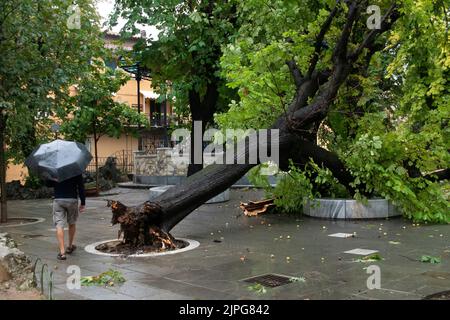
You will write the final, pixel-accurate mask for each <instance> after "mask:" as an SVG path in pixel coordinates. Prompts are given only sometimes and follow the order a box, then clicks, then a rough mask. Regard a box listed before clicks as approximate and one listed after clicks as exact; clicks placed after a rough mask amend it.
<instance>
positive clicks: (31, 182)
mask: <svg viewBox="0 0 450 320" xmlns="http://www.w3.org/2000/svg"><path fill="white" fill-rule="evenodd" d="M43 185H44V184H43V182H42V180H41V179H40V178H39V177H38V176H35V175H29V176H27V177H26V178H25V183H24V186H25V187H26V188H30V189H38V188H40V187H42V186H43Z"/></svg>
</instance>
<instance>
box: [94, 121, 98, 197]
mask: <svg viewBox="0 0 450 320" xmlns="http://www.w3.org/2000/svg"><path fill="white" fill-rule="evenodd" d="M93 133H94V147H95V154H94V159H95V193H96V194H98V193H99V183H98V178H99V173H98V151H97V150H98V149H97V144H98V139H99V138H98V137H97V126H96V125H95V121H94V123H93Z"/></svg>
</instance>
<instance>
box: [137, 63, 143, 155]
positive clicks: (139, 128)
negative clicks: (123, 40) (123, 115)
mask: <svg viewBox="0 0 450 320" xmlns="http://www.w3.org/2000/svg"><path fill="white" fill-rule="evenodd" d="M136 66H137V73H136V81H137V102H138V114H139V116H140V115H141V79H142V78H141V69H140V66H139V63H138V64H137V65H136ZM138 151H142V136H141V123H140V122H138Z"/></svg>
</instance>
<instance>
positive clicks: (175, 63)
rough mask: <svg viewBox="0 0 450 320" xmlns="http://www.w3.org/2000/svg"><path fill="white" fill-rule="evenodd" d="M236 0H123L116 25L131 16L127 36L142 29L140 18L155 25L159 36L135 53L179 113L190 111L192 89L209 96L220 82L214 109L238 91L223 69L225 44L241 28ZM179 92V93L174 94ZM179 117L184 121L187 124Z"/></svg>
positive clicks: (125, 30)
mask: <svg viewBox="0 0 450 320" xmlns="http://www.w3.org/2000/svg"><path fill="white" fill-rule="evenodd" d="M236 3H237V1H235V0H230V1H182V0H144V1H138V2H136V1H134V0H118V1H116V2H115V5H116V10H115V12H114V13H113V14H112V16H111V21H110V23H111V25H115V24H116V23H117V20H118V18H119V17H120V18H122V19H124V20H125V21H126V24H125V26H124V28H123V29H122V33H123V35H124V36H130V35H136V34H139V31H140V30H138V28H137V27H136V23H139V24H141V25H147V26H155V27H156V28H157V29H158V31H159V33H158V36H157V37H155V38H148V39H142V41H140V42H139V43H138V44H137V45H136V46H135V52H134V53H133V54H134V57H133V58H134V59H138V60H140V61H142V64H143V65H145V66H146V67H148V68H149V69H150V70H151V71H152V86H153V87H154V88H155V90H156V91H157V92H160V93H161V94H163V95H165V96H167V98H168V99H169V100H171V101H173V102H174V110H175V111H176V113H177V114H178V115H185V117H186V118H187V116H189V113H190V112H189V107H192V106H189V93H190V92H195V93H196V94H198V96H199V99H200V102H203V101H204V100H206V99H208V94H207V93H208V89H210V88H211V87H214V86H217V91H218V93H219V98H218V101H217V102H216V105H214V106H213V108H214V110H215V111H221V112H222V111H225V110H226V109H228V104H229V99H230V98H229V97H230V96H233V94H234V92H233V91H232V90H230V89H228V88H226V87H225V83H224V81H223V79H221V77H220V73H219V59H220V56H221V54H222V46H224V45H226V44H227V43H228V42H229V41H230V40H231V39H232V38H233V37H234V33H235V32H236V18H237V17H236V13H235V6H236ZM174 97H176V99H172V98H174ZM183 124H184V123H183V121H180V126H183Z"/></svg>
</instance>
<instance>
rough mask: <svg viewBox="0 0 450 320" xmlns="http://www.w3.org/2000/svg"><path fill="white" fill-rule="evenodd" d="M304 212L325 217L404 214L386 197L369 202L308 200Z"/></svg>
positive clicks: (380, 217) (379, 217) (350, 217)
mask: <svg viewBox="0 0 450 320" xmlns="http://www.w3.org/2000/svg"><path fill="white" fill-rule="evenodd" d="M303 213H304V214H305V215H307V216H310V217H316V218H323V219H384V218H390V217H396V216H400V215H402V213H401V212H400V211H399V210H398V209H397V208H396V207H395V206H393V205H392V204H391V203H390V202H389V201H388V200H386V199H369V200H368V202H367V203H362V202H360V201H357V200H353V199H326V198H321V199H313V200H308V201H307V202H306V204H305V205H304V207H303Z"/></svg>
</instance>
